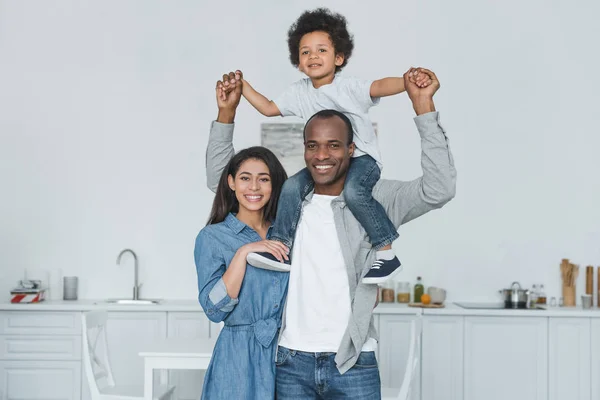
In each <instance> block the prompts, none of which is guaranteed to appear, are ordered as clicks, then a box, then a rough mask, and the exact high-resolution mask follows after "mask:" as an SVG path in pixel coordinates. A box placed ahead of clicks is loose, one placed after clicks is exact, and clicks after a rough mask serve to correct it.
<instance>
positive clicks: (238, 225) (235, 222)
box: [224, 212, 273, 235]
mask: <svg viewBox="0 0 600 400" xmlns="http://www.w3.org/2000/svg"><path fill="white" fill-rule="evenodd" d="M224 222H225V223H226V224H227V226H228V227H229V229H231V230H232V231H233V232H234V233H235V234H236V235H238V234H239V233H240V232H241V231H243V230H244V228H248V229H252V228H250V227H249V226H248V225H246V224H245V223H243V222H242V221H240V220H239V219H237V217H236V216H235V214H234V213H232V212H230V213H229V214H227V216H226V217H225V221H224ZM272 227H273V221H271V224H270V225H269V229H268V230H267V231H270V230H271V228H272ZM252 230H253V229H252ZM253 231H254V230H253Z"/></svg>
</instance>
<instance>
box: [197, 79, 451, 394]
mask: <svg viewBox="0 0 600 400" xmlns="http://www.w3.org/2000/svg"><path fill="white" fill-rule="evenodd" d="M420 70H421V71H423V72H425V73H426V74H427V75H429V77H430V78H431V81H432V83H431V84H430V85H429V86H427V87H425V88H419V87H418V86H417V85H416V84H415V83H414V82H413V81H412V80H411V77H412V74H415V73H416V70H415V69H411V70H409V71H407V72H406V73H405V74H404V83H405V87H406V91H407V93H408V96H409V98H410V100H411V102H412V105H413V108H414V111H415V113H416V114H417V116H416V117H415V118H414V120H415V123H416V126H417V129H418V131H419V134H420V135H421V148H422V156H421V165H422V168H423V175H422V176H421V177H419V178H417V179H415V180H412V181H409V182H401V181H393V180H380V181H379V182H378V183H377V184H376V185H375V188H374V189H373V196H374V198H375V199H376V200H377V201H378V202H379V203H381V205H382V206H383V207H384V208H385V210H386V212H387V214H388V216H389V217H390V219H391V221H392V222H393V223H394V225H395V226H396V227H397V228H398V227H399V226H400V225H402V224H404V223H406V222H409V221H411V220H413V219H415V218H417V217H419V216H421V215H423V214H425V213H427V212H429V211H431V210H434V209H437V208H441V207H442V206H443V205H445V204H446V203H447V202H448V201H450V200H451V199H452V198H453V197H454V194H455V183H456V170H455V168H454V162H453V158H452V154H451V152H450V149H449V145H448V139H447V137H446V135H445V132H444V130H443V129H442V127H441V126H440V124H439V122H438V112H437V111H436V110H435V106H434V103H433V95H434V94H435V92H436V91H437V90H438V88H439V86H440V84H439V81H438V79H437V77H436V76H435V74H434V73H433V72H431V71H428V70H426V69H420ZM239 85H241V83H239V82H237V81H236V79H235V75H234V74H233V73H230V74H225V75H223V80H222V81H219V82H217V101H218V105H219V116H218V117H217V121H215V122H213V124H212V126H211V133H210V135H211V137H210V140H209V146H208V150H207V183H208V186H209V187H210V188H214V187H216V184H217V182H218V178H219V176H220V173H221V171H222V170H223V168H224V166H225V164H226V163H227V162H228V161H229V159H230V158H231V157H232V155H233V153H234V150H233V146H232V143H231V141H232V138H233V121H234V118H235V110H236V108H237V105H238V104H239V100H240V93H241V88H240V87H239ZM304 135H305V150H304V159H305V162H306V167H307V168H308V170H309V172H310V174H311V176H312V178H313V180H314V190H313V191H312V192H311V193H310V194H309V195H308V196H307V198H306V199H305V201H304V203H303V208H302V216H301V220H300V223H299V226H298V229H297V232H296V238H295V240H294V247H293V250H292V257H291V259H292V266H291V271H290V280H289V287H288V296H287V301H286V308H285V311H284V316H283V321H282V326H281V331H280V337H279V347H278V351H277V359H276V365H277V399H279V400H285V399H329V398H345V399H361V400H365V399H379V398H380V397H381V394H380V379H379V370H378V367H377V361H376V358H375V353H374V351H375V348H376V343H377V339H378V334H377V331H376V329H375V326H374V323H373V315H372V310H373V307H374V305H375V304H376V301H377V286H376V285H368V284H363V283H361V278H362V276H363V275H364V274H365V273H366V272H367V271H368V270H369V268H370V266H371V265H372V263H373V260H374V257H375V250H374V249H372V248H371V245H370V243H369V241H368V237H367V235H366V233H365V231H364V229H363V228H362V226H360V224H359V223H358V222H357V221H356V219H355V218H354V216H353V215H352V213H351V212H350V210H348V208H347V207H346V206H345V202H344V192H343V191H344V181H345V177H346V172H347V170H348V166H349V164H350V159H351V157H352V153H353V151H354V144H353V143H352V129H351V125H350V122H349V121H348V119H347V118H346V117H345V116H344V115H343V114H340V113H338V112H336V111H332V110H326V111H322V112H319V113H317V114H315V115H314V116H313V117H312V118H311V119H310V120H309V121H308V122H307V124H306V126H305V130H304ZM323 248H327V251H323V250H322V249H323ZM332 248H333V249H335V250H334V251H331V249H332Z"/></svg>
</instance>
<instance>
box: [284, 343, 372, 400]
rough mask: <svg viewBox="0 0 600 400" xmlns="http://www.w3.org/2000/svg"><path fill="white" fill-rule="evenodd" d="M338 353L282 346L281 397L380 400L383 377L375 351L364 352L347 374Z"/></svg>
mask: <svg viewBox="0 0 600 400" xmlns="http://www.w3.org/2000/svg"><path fill="white" fill-rule="evenodd" d="M334 358H335V353H306V352H303V351H296V350H290V349H288V348H285V347H282V346H279V348H278V350H277V360H276V362H275V365H276V373H275V374H276V375H275V376H276V378H275V379H276V383H275V386H276V393H277V396H276V398H277V400H296V399H303V400H306V399H327V400H329V399H331V400H335V399H356V400H380V399H381V380H380V378H379V368H378V366H377V359H376V358H375V352H373V351H369V352H362V353H360V355H359V356H358V360H357V361H356V364H355V365H354V366H353V367H352V368H350V369H349V370H348V371H347V372H346V373H344V375H341V374H340V373H339V371H338V370H337V368H336V366H335V360H334Z"/></svg>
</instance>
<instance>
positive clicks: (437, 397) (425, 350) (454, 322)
mask: <svg viewBox="0 0 600 400" xmlns="http://www.w3.org/2000/svg"><path fill="white" fill-rule="evenodd" d="M463 335H464V317H462V316H424V317H423V336H422V340H423V344H422V351H421V374H422V378H421V379H422V383H421V388H422V389H421V390H422V397H421V398H422V400H462V399H463V350H464V343H463Z"/></svg>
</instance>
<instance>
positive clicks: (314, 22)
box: [288, 7, 354, 72]
mask: <svg viewBox="0 0 600 400" xmlns="http://www.w3.org/2000/svg"><path fill="white" fill-rule="evenodd" d="M316 31H323V32H326V33H327V34H328V35H329V37H330V38H331V42H332V43H333V48H334V51H335V54H339V53H342V54H343V55H344V62H343V63H342V65H340V66H337V67H336V68H335V72H339V71H340V70H341V69H342V68H343V67H344V66H346V64H348V59H350V56H351V55H352V50H353V49H354V39H353V36H352V35H351V34H350V33H348V29H347V28H346V18H345V17H344V16H343V15H341V14H338V13H333V12H331V11H329V9H327V8H322V7H321V8H317V9H315V10H313V11H304V12H303V13H302V15H300V17H299V18H298V19H297V20H296V22H294V23H293V24H292V26H290V29H289V30H288V48H289V50H290V61H291V62H292V65H293V66H294V67H296V68H298V65H299V64H300V54H299V53H300V49H299V48H300V39H302V36H304V35H306V34H307V33H311V32H316Z"/></svg>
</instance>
